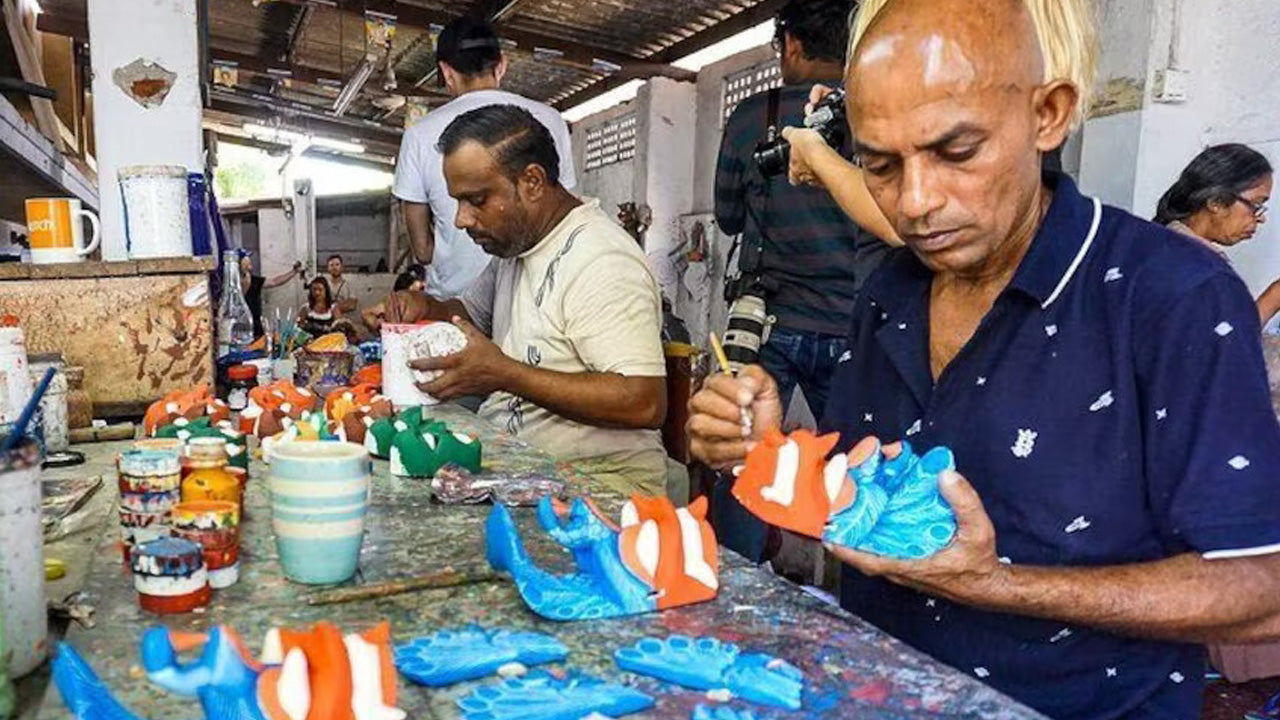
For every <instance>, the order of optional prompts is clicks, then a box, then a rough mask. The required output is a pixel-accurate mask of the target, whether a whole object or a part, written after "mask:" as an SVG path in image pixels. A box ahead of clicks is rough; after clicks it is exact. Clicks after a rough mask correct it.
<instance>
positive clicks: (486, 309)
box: [388, 105, 667, 495]
mask: <svg viewBox="0 0 1280 720" xmlns="http://www.w3.org/2000/svg"><path fill="white" fill-rule="evenodd" d="M439 149H440V152H441V153H442V154H443V155H444V174H445V179H446V181H447V182H448V186H449V194H450V195H451V196H452V197H454V198H456V199H457V201H458V215H457V217H456V218H455V224H456V225H457V226H458V227H459V228H462V229H464V230H466V231H467V232H468V234H470V235H471V237H472V239H473V240H475V242H477V243H479V245H480V246H481V247H482V248H483V249H484V251H485V252H486V253H488V254H489V255H492V256H493V259H492V260H490V262H489V265H488V267H487V268H486V269H485V270H484V272H482V273H481V275H480V277H479V278H478V279H477V280H476V281H475V283H474V284H473V285H472V286H471V287H470V288H468V289H467V291H466V292H464V293H463V295H462V297H461V298H455V299H452V300H447V301H444V302H440V301H437V300H434V299H433V298H430V297H428V296H425V295H420V294H419V295H411V296H409V295H401V296H397V300H398V301H399V302H393V303H389V304H388V307H393V308H396V309H397V310H401V312H400V313H398V314H401V318H400V320H401V321H414V320H418V319H424V318H430V319H437V320H451V321H452V322H453V323H454V324H456V325H457V326H458V327H460V328H461V329H462V330H463V332H464V333H465V334H466V335H467V347H466V349H465V350H463V351H462V352H460V353H457V354H455V355H451V356H447V357H443V358H433V359H425V360H418V361H415V362H414V363H412V366H413V367H414V368H415V369H418V370H435V371H440V372H441V375H440V376H439V377H437V378H436V379H435V380H434V381H433V382H430V383H425V384H423V385H422V386H421V388H422V390H423V391H425V392H427V393H430V394H431V395H432V396H434V397H437V398H440V399H442V400H449V399H453V398H456V397H461V396H464V395H487V396H488V399H487V400H486V401H485V403H484V405H483V406H482V407H481V408H480V414H481V416H482V417H485V418H486V419H489V420H491V421H493V422H495V423H496V424H498V425H499V426H500V427H503V428H504V429H506V430H507V431H508V432H510V433H511V434H513V435H516V436H518V437H520V438H522V439H524V440H527V441H528V442H529V443H531V444H532V445H534V446H536V447H539V448H541V449H543V450H546V451H547V452H549V453H551V454H553V455H555V456H556V457H557V458H559V459H562V460H571V461H573V462H574V463H575V464H576V465H578V466H579V467H580V468H581V469H582V470H583V471H585V472H586V473H587V474H589V475H591V476H593V477H594V478H596V479H597V480H598V481H600V482H601V483H602V485H604V486H607V487H610V488H612V489H615V490H619V491H623V492H635V491H639V492H647V493H651V494H657V495H661V494H663V492H664V489H665V479H666V474H667V470H666V454H665V452H664V451H663V449H662V443H661V439H660V437H659V434H658V428H660V427H661V426H662V421H663V419H664V418H665V416H666V380H665V375H666V365H665V361H664V359H663V355H662V343H661V297H660V295H659V291H658V287H657V283H656V282H655V281H654V279H653V276H652V275H651V274H650V272H649V270H648V268H647V267H646V265H645V262H644V255H643V254H642V253H641V252H640V249H639V248H638V247H637V246H636V244H635V242H634V241H633V240H632V239H631V237H630V236H628V235H627V234H626V232H625V231H623V230H622V228H620V227H618V225H617V224H615V223H614V222H613V220H612V219H611V218H609V216H608V215H606V214H605V213H604V212H603V211H602V210H601V209H600V206H599V203H598V202H597V201H594V200H585V201H584V200H580V199H579V198H577V197H574V196H573V195H572V194H570V193H569V192H568V191H567V190H565V189H564V188H563V187H562V186H561V185H560V184H559V181H558V177H559V160H558V155H557V153H556V148H555V143H554V142H553V140H552V138H551V135H550V133H549V132H548V131H547V130H546V127H545V126H543V125H542V124H541V123H539V122H538V121H537V120H536V119H534V117H533V116H532V115H531V114H529V112H528V111H526V110H524V109H522V108H519V107H516V106H512V105H489V106H485V107H482V108H478V109H476V110H472V111H470V112H467V113H465V114H463V115H460V116H459V117H458V118H457V119H456V120H454V121H453V123H451V124H450V125H449V127H448V128H446V129H445V131H444V133H443V134H442V135H441V138H440V148H439ZM490 338H492V340H491V339H490Z"/></svg>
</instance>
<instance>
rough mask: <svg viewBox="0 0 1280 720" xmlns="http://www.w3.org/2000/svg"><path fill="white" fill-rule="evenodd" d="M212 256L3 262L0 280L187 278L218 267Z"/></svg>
mask: <svg viewBox="0 0 1280 720" xmlns="http://www.w3.org/2000/svg"><path fill="white" fill-rule="evenodd" d="M217 264H218V263H217V259H216V258H214V257H213V256H208V257H194V258H157V259H155V260H124V261H121V262H87V261H86V262H74V263H54V264H49V265H31V264H28V263H0V280H45V279H71V278H79V279H83V278H99V277H132V276H135V275H186V274H190V273H201V272H209V271H211V270H213V269H214V268H215V267H217Z"/></svg>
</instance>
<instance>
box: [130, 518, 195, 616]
mask: <svg viewBox="0 0 1280 720" xmlns="http://www.w3.org/2000/svg"><path fill="white" fill-rule="evenodd" d="M129 566H130V568H131V569H132V570H133V589H134V590H137V591H138V604H139V605H141V606H142V609H143V610H146V611H148V612H153V613H156V614H157V615H173V614H179V613H188V612H191V611H192V610H195V609H196V608H198V607H202V606H204V605H206V604H207V603H208V602H209V574H208V571H207V570H206V569H205V566H204V553H203V552H202V551H201V550H200V545H198V544H197V543H194V542H191V541H190V540H184V539H183V538H176V537H165V538H160V539H159V540H152V541H151V542H148V543H143V544H141V545H139V546H137V547H135V548H134V549H133V554H132V556H131V557H130V559H129Z"/></svg>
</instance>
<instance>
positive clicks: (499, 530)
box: [485, 498, 656, 620]
mask: <svg viewBox="0 0 1280 720" xmlns="http://www.w3.org/2000/svg"><path fill="white" fill-rule="evenodd" d="M538 519H539V521H540V522H541V523H542V525H543V527H544V528H545V529H547V531H548V534H549V535H550V536H551V537H552V539H554V540H555V541H556V542H558V543H560V544H561V545H562V546H564V547H565V548H567V549H568V550H569V551H570V552H572V553H573V557H574V561H575V563H576V564H577V566H578V571H577V572H576V573H573V574H569V575H554V574H552V573H549V572H546V571H545V570H543V569H541V568H539V567H538V566H537V565H535V564H534V563H533V561H532V560H531V559H530V558H529V556H528V555H527V554H526V553H525V551H524V545H523V543H521V541H520V536H519V534H518V532H517V530H516V526H515V521H514V520H512V518H511V513H510V511H508V510H507V508H506V507H504V506H502V505H495V506H494V507H493V510H492V511H491V512H490V513H489V519H488V520H487V521H486V522H485V555H486V557H487V558H488V560H489V564H490V565H492V566H493V567H494V569H495V570H499V571H505V572H509V573H511V577H512V579H513V580H514V581H515V583H516V588H517V589H518V590H519V591H520V596H521V597H522V598H524V601H525V603H526V604H527V605H528V606H529V608H530V609H532V610H533V611H534V612H535V613H537V614H539V615H541V616H542V617H545V618H547V619H550V620H594V619H602V618H610V617H618V616H621V615H632V614H635V613H642V612H649V611H652V610H654V609H655V607H656V603H655V601H654V600H653V598H651V597H650V588H649V586H647V585H645V584H644V583H643V582H641V581H640V579H639V578H637V577H636V576H635V575H634V574H632V573H631V571H630V570H628V569H627V568H626V566H625V565H624V564H623V562H622V558H621V556H620V555H619V554H618V539H617V535H616V534H615V533H613V532H612V531H611V530H610V529H609V528H608V527H606V526H605V525H604V523H602V522H601V521H600V519H599V518H597V517H596V516H595V515H594V513H592V512H591V511H590V510H589V509H588V508H587V506H586V504H585V503H583V502H582V501H581V500H578V501H575V502H574V504H573V506H572V507H571V509H570V513H569V517H568V518H567V519H566V520H564V521H563V522H562V521H561V520H560V518H559V517H558V516H557V515H556V514H555V511H554V510H553V509H552V505H551V500H550V498H543V499H542V502H541V503H540V504H539V506H538Z"/></svg>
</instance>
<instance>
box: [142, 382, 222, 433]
mask: <svg viewBox="0 0 1280 720" xmlns="http://www.w3.org/2000/svg"><path fill="white" fill-rule="evenodd" d="M230 417H231V409H230V408H229V407H227V404H226V403H225V402H223V401H221V400H219V399H218V398H215V397H213V396H212V395H210V394H209V386H208V385H197V386H195V387H193V388H191V389H188V390H175V391H173V392H171V393H168V394H167V395H165V396H164V397H162V398H160V399H159V400H157V401H155V402H153V403H151V405H150V406H149V407H148V408H147V412H146V415H144V416H143V419H142V429H143V432H144V433H145V434H146V436H147V437H156V433H157V432H158V431H159V430H160V428H162V427H165V426H166V425H172V424H174V423H176V422H179V421H181V420H185V421H187V422H192V421H195V420H198V419H200V418H208V419H209V422H210V423H212V424H217V423H220V422H222V421H224V420H228V419H230Z"/></svg>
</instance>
